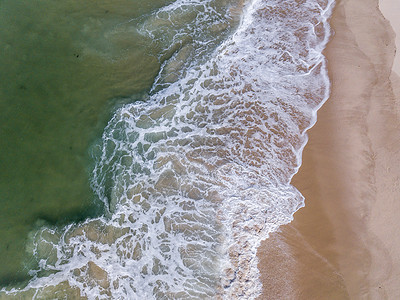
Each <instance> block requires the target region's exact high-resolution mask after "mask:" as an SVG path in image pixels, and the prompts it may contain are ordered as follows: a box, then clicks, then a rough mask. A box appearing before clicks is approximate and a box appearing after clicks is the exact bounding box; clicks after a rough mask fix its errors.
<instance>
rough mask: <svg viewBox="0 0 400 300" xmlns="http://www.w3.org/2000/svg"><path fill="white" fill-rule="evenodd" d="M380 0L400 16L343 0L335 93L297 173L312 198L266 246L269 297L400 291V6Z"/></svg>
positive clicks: (392, 295)
mask: <svg viewBox="0 0 400 300" xmlns="http://www.w3.org/2000/svg"><path fill="white" fill-rule="evenodd" d="M381 1H382V2H385V3H384V7H385V9H383V10H384V13H386V14H385V16H386V17H387V18H388V20H389V21H390V22H391V23H389V21H388V20H386V19H385V18H384V17H383V15H382V13H381V12H380V11H379V8H378V6H379V3H378V1H377V0H339V1H337V4H336V7H335V9H334V13H333V16H332V19H331V26H332V28H333V30H334V32H335V35H334V36H333V37H332V40H331V42H330V43H329V44H328V47H327V49H326V50H325V55H326V57H327V59H328V68H329V76H330V79H331V82H332V89H331V96H330V98H329V100H328V101H327V102H326V103H325V104H324V105H323V107H322V108H321V109H320V110H319V111H318V122H317V124H316V125H315V126H314V127H313V128H312V129H311V130H310V131H309V132H308V134H309V142H308V144H307V146H306V147H305V149H304V152H303V163H302V166H301V168H300V171H299V173H298V174H296V175H295V177H294V178H293V180H292V184H293V185H294V186H296V187H297V188H298V189H299V191H300V192H301V193H302V194H303V195H304V197H305V203H306V206H305V208H302V209H301V210H299V211H298V212H297V213H296V214H295V215H294V221H293V222H292V223H290V224H288V225H286V226H283V227H281V228H280V231H279V232H276V233H273V234H271V236H270V238H269V239H267V240H265V241H264V242H263V243H262V245H261V247H260V248H259V250H258V257H259V261H260V262H259V269H260V272H261V280H262V282H263V295H262V296H261V297H260V299H400V284H399V282H400V235H399V234H398V230H399V229H400V217H399V216H400V165H399V162H400V115H399V114H400V97H399V95H400V79H399V76H398V75H397V74H396V71H397V72H398V70H399V69H398V68H399V65H398V64H395V66H394V68H395V69H394V71H393V72H392V65H393V61H394V58H395V48H396V45H395V32H394V31H397V33H398V37H400V26H399V22H397V21H396V16H397V17H398V16H399V15H400V14H399V13H397V14H396V13H393V11H395V10H396V9H398V7H399V5H398V0H381ZM381 5H382V3H381ZM396 7H397V8H396ZM388 12H389V13H388ZM391 20H392V21H391ZM396 22H397V23H396ZM398 40H399V39H397V41H398ZM397 61H398V58H396V63H397Z"/></svg>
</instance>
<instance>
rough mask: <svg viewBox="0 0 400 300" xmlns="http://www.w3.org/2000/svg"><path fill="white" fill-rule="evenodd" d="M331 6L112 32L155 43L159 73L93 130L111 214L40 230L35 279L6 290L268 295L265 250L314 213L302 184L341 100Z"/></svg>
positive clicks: (212, 9) (189, 3) (99, 185)
mask: <svg viewBox="0 0 400 300" xmlns="http://www.w3.org/2000/svg"><path fill="white" fill-rule="evenodd" d="M331 4H332V2H329V1H324V0H304V1H296V0H283V1H274V0H270V1H267V2H265V1H248V2H246V3H245V5H244V6H243V3H242V1H223V0H215V1H211V0H210V1H194V0H177V1H174V2H171V3H169V4H168V5H165V6H163V7H160V8H158V9H154V10H153V11H152V12H151V13H149V14H143V13H142V14H141V15H140V16H139V17H137V18H133V19H131V21H129V22H128V23H126V25H125V27H123V28H127V29H126V32H125V31H124V32H122V33H121V32H120V31H119V29H118V30H116V29H114V30H112V32H113V33H115V32H117V33H121V34H120V35H118V34H117V36H121V37H126V35H127V34H128V35H129V34H131V33H132V32H133V33H135V34H137V35H139V36H140V39H138V40H140V41H141V42H140V45H141V47H142V46H143V45H144V44H145V43H144V42H143V41H149V45H150V46H149V47H143V48H141V47H139V50H140V49H145V50H146V51H145V53H148V51H150V50H151V51H153V52H151V53H153V54H152V55H150V57H153V58H156V62H157V63H158V65H157V67H156V72H155V74H154V75H153V78H152V80H151V84H150V83H149V85H148V86H147V87H143V88H142V90H141V89H138V90H134V89H133V90H131V91H130V93H131V94H132V95H133V96H130V97H121V98H120V102H121V103H120V105H117V106H115V107H116V109H115V110H114V111H113V114H112V117H111V120H110V121H109V122H108V123H107V126H106V127H105V129H104V131H103V134H102V136H101V138H98V139H96V134H94V133H96V126H95V125H94V127H92V128H94V129H91V131H90V132H91V133H92V134H93V135H94V137H93V138H92V141H93V143H90V142H88V144H91V146H90V147H89V146H87V147H88V148H90V153H91V157H92V159H93V161H92V162H93V165H92V168H91V169H92V171H93V172H92V174H91V176H90V182H91V186H92V189H93V191H94V192H95V195H96V197H97V200H98V201H99V202H100V203H103V204H104V214H103V215H100V216H98V217H91V218H88V219H86V220H85V221H81V222H75V223H70V224H68V225H66V226H64V227H62V226H61V227H60V226H50V225H44V226H38V228H37V229H32V230H31V231H30V233H29V235H28V242H27V244H26V249H27V252H28V253H31V259H32V262H31V264H28V265H27V266H28V268H29V269H30V275H32V276H33V277H34V278H33V279H32V280H31V281H30V282H29V283H28V285H27V286H26V287H24V288H22V289H12V290H9V291H8V292H7V291H6V290H3V295H4V293H7V294H11V295H14V294H18V295H32V294H33V293H38V294H37V295H38V297H42V298H46V297H51V296H54V295H57V296H58V297H64V296H66V295H70V296H72V295H75V296H76V295H77V294H80V295H82V296H86V297H89V298H95V297H98V298H104V299H106V298H109V297H112V298H121V299H122V298H126V297H127V295H129V296H130V297H131V298H132V299H146V298H163V299H165V298H166V299H193V298H194V299H196V298H215V297H222V298H226V299H232V298H237V297H245V298H255V297H256V296H257V295H259V293H260V290H261V285H260V282H259V279H258V270H257V268H256V266H257V258H256V256H255V253H256V250H257V245H258V244H259V243H260V241H261V240H262V239H264V238H266V237H268V234H269V233H270V232H272V231H274V230H276V229H277V228H278V227H279V226H280V225H282V224H286V223H288V222H290V221H291V220H292V216H293V214H294V212H295V211H296V210H298V209H299V207H301V206H302V205H303V197H302V195H301V194H300V193H299V192H298V191H297V190H296V189H295V188H294V187H292V186H291V185H290V179H291V177H292V176H293V174H294V173H295V172H296V171H297V169H298V167H299V164H300V155H301V151H302V148H303V147H304V144H305V142H306V139H307V138H306V135H305V130H306V129H307V128H309V127H310V126H312V125H313V124H314V122H315V112H316V110H317V109H318V108H319V107H320V105H322V103H323V102H324V101H325V100H326V99H327V96H328V93H329V80H328V77H327V71H326V65H325V59H324V57H323V55H322V54H321V52H322V50H323V48H324V46H325V44H326V42H327V40H328V37H329V26H328V24H327V18H328V16H329V13H330V6H331ZM89 19H90V18H89ZM135 22H136V23H135ZM95 23H96V24H98V22H95ZM135 24H136V25H135ZM130 26H133V27H130ZM100 27H101V26H100ZM105 27H106V28H109V24H108V25H107V26H105ZM117 27H118V28H119V25H118V26H117ZM83 28H85V26H83ZM128 29H129V30H128ZM104 36H105V37H106V36H109V35H107V34H104ZM87 40H88V39H85V41H87ZM100 40H101V41H97V42H96V43H94V44H95V45H96V47H100V46H99V45H101V46H105V49H108V50H109V51H110V52H109V53H113V54H112V55H115V53H119V52H118V51H116V50H115V48H113V47H111V46H112V45H113V43H103V42H104V41H103V40H102V39H100ZM117 44H118V43H117ZM96 47H95V48H96ZM100 48H101V47H100ZM96 49H97V48H96ZM102 49H103V48H102ZM132 49H133V48H132ZM139 50H137V51H136V52H134V51H133V52H132V53H138V51H139ZM89 52H90V51H89ZM100 52H101V51H100ZM122 52H123V51H122ZM139 52H140V51H139ZM90 53H91V52H90ZM96 53H97V52H96ZM102 53H103V54H104V50H103V52H102ZM124 53H125V52H124ZM128 53H131V52H129V51H128ZM112 55H111V56H109V55H106V56H107V57H108V58H110V57H112ZM76 58H80V55H79V57H76ZM113 62H115V58H114V59H113ZM140 62H142V61H140ZM125 63H126V65H121V66H119V67H121V69H122V70H123V69H124V68H127V67H128V66H131V65H130V63H132V64H134V62H133V61H132V62H130V61H125ZM134 65H135V66H136V67H137V64H134ZM139 65H140V64H139ZM151 66H152V65H151V64H150V65H149V67H151ZM118 70H120V69H118ZM145 74H146V73H145ZM128 77H129V76H128ZM117 79H118V78H117ZM119 80H121V81H122V82H124V81H123V80H122V79H119ZM116 81H118V80H116ZM96 82H97V81H96ZM125 83H126V82H124V84H125ZM116 84H117V83H116ZM136 84H137V83H136ZM100 86H103V85H99V87H100ZM126 86H135V82H128V83H127V85H126ZM146 88H147V91H148V93H146V92H145V93H140V91H143V90H144V91H146ZM115 90H118V91H121V90H124V89H120V86H117V88H116V89H115ZM127 94H129V91H128V92H127ZM124 95H125V93H123V94H122V96H124ZM114 96H115V95H110V96H108V98H107V99H112V98H113V97H114ZM135 100H138V101H135ZM105 101H106V100H105ZM106 102H107V101H106ZM104 105H105V106H106V107H107V104H104ZM96 107H97V106H96ZM109 107H110V106H108V109H107V108H105V111H106V112H105V113H104V114H105V115H107V112H110V111H112V110H110V109H109ZM97 109H99V108H98V107H97ZM99 114H100V115H101V111H100V113H99ZM104 119H107V118H106V117H104ZM100 123H101V122H100ZM98 127H101V125H99V126H98ZM89 140H90V139H89ZM87 165H88V166H89V167H88V168H89V169H90V160H88V161H87ZM39 225H41V224H39Z"/></svg>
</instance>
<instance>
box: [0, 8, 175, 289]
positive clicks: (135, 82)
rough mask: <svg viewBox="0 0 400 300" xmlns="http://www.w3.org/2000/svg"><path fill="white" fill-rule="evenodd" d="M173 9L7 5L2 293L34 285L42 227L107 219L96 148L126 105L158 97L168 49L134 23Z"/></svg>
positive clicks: (1, 95) (0, 108)
mask: <svg viewBox="0 0 400 300" xmlns="http://www.w3.org/2000/svg"><path fill="white" fill-rule="evenodd" d="M168 2H169V1H166V0H155V1H154V0H153V1H147V2H146V3H143V2H142V1H136V0H134V1H129V0H119V1H105V0H102V1H74V0H64V1H51V0H27V1H15V0H4V1H1V2H0V140H1V144H0V145H1V146H0V206H1V209H0V241H1V242H0V257H7V259H6V260H2V267H1V268H0V285H4V284H8V283H10V282H15V281H21V280H24V279H26V278H27V271H28V270H27V269H25V268H24V263H25V261H24V259H25V257H26V255H25V244H26V239H27V237H28V232H29V231H31V230H32V229H33V228H35V226H36V227H37V226H39V225H43V223H49V224H57V225H62V224H65V223H68V222H70V221H77V220H82V219H85V218H86V217H88V216H93V215H98V214H100V213H102V205H100V203H101V202H100V201H97V200H96V199H95V197H94V194H93V192H92V190H91V187H90V183H89V181H90V175H89V173H90V170H91V168H92V166H91V164H93V162H92V159H91V157H90V145H91V144H92V143H93V142H94V141H95V140H96V139H98V138H100V137H101V133H102V130H103V128H104V126H105V124H106V123H107V121H108V118H109V117H110V113H111V111H112V108H113V107H114V106H115V104H116V103H120V102H127V101H132V100H131V99H130V98H126V97H128V96H131V95H135V94H140V93H143V92H145V91H148V90H149V89H150V87H151V85H152V82H153V80H154V77H155V76H156V74H157V73H158V71H159V68H160V59H159V58H158V57H157V55H156V54H157V53H158V52H160V49H161V48H160V45H155V44H154V43H151V42H152V41H151V39H148V38H147V39H146V38H145V37H143V36H142V35H139V34H138V33H137V31H136V29H135V26H137V24H138V22H139V21H140V20H135V19H134V18H136V17H139V16H143V15H146V14H148V13H151V12H152V11H153V10H154V9H156V8H157V7H159V6H161V5H165V4H166V3H168ZM121 99H125V100H121Z"/></svg>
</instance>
